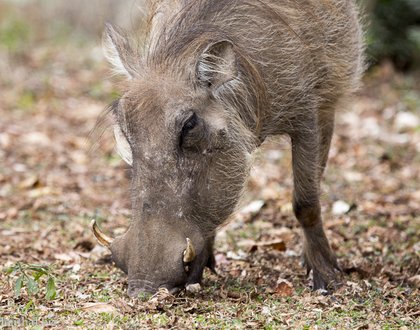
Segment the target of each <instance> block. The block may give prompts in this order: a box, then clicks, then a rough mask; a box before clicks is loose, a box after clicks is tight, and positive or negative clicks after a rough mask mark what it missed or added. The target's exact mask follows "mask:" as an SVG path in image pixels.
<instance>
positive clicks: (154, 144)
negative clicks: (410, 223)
mask: <svg viewBox="0 0 420 330" xmlns="http://www.w3.org/2000/svg"><path fill="white" fill-rule="evenodd" d="M149 8H150V13H149V18H148V27H147V32H146V36H145V38H144V43H142V46H141V47H134V46H133V43H132V42H130V41H129V39H128V38H127V36H126V34H125V33H124V32H123V31H121V30H120V29H117V28H115V27H112V26H111V25H107V26H106V31H105V33H104V49H105V55H106V57H107V59H108V60H109V61H110V63H111V64H112V65H113V67H114V69H115V72H116V73H119V74H122V75H124V76H125V77H126V78H127V82H126V83H125V84H124V87H123V93H122V96H121V98H119V99H118V100H116V101H115V102H113V103H112V105H111V107H110V113H111V114H112V117H113V118H114V119H115V126H114V132H115V137H116V142H117V146H118V149H119V152H120V154H121V156H122V158H123V159H124V160H125V161H126V162H127V163H128V164H130V165H131V166H132V191H131V194H132V221H131V225H130V227H129V229H128V230H127V232H126V233H125V234H124V235H122V236H121V237H118V238H116V239H114V240H112V239H110V238H109V237H107V236H105V235H104V234H103V233H101V232H100V230H99V229H98V227H97V226H96V224H95V223H92V227H93V230H94V233H95V235H96V237H97V238H98V239H99V240H100V242H101V243H102V244H104V245H106V246H108V247H109V248H110V250H111V252H112V257H113V260H114V262H115V264H116V265H117V266H118V267H119V268H121V269H122V270H123V271H124V272H125V273H127V274H128V294H129V295H130V296H136V295H137V294H138V293H140V292H151V293H152V292H155V291H157V289H158V288H161V287H164V288H167V289H168V290H169V291H170V292H175V291H177V290H179V289H180V288H183V287H185V286H188V285H190V284H195V283H200V281H201V279H202V274H203V269H204V268H205V267H206V266H207V267H209V268H211V269H214V266H215V260H214V256H213V242H214V236H215V231H216V229H217V228H218V227H219V226H220V225H221V224H223V223H224V222H225V221H226V220H227V218H228V217H229V216H230V215H231V214H232V212H233V211H234V210H235V207H236V206H237V203H238V200H239V198H240V196H241V194H242V192H243V190H244V182H245V181H246V178H247V176H248V171H249V168H250V159H251V157H250V154H251V153H252V152H253V151H254V150H255V149H256V148H258V147H259V146H260V145H261V143H262V142H263V141H264V140H265V139H266V138H267V137H268V136H271V135H278V134H287V135H289V136H290V138H291V144H292V159H293V160H292V166H293V177H294V194H293V208H294V213H295V215H296V218H297V219H298V221H299V223H300V224H301V226H302V228H303V234H304V235H303V236H304V247H303V257H304V261H305V264H306V267H307V269H308V270H312V271H313V288H314V289H327V288H328V287H329V286H330V285H331V284H333V283H334V282H335V281H336V279H337V275H338V274H337V269H338V265H337V261H336V258H335V256H334V253H333V252H332V250H331V248H330V245H329V243H328V240H327V237H326V235H325V233H324V230H323V225H322V220H321V212H320V202H319V195H320V179H321V176H322V173H323V170H324V167H325V165H326V162H327V158H328V150H329V147H330V141H331V136H332V133H333V126H334V112H335V109H336V108H340V107H341V105H342V103H343V100H344V99H346V98H348V96H349V95H350V94H351V93H352V92H353V91H354V90H355V88H356V87H357V85H358V82H359V79H360V76H361V73H362V71H363V60H362V59H363V58H362V48H363V47H362V32H361V28H360V24H359V21H358V13H357V8H356V5H355V3H354V2H353V1H351V0H229V1H217V0H165V1H164V0H161V1H152V2H151V3H150V4H149Z"/></svg>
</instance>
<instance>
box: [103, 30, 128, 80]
mask: <svg viewBox="0 0 420 330" xmlns="http://www.w3.org/2000/svg"><path fill="white" fill-rule="evenodd" d="M102 48H103V52H104V55H105V57H106V59H107V60H108V61H109V63H111V65H112V67H113V70H114V72H115V73H116V74H121V75H124V76H126V77H127V78H128V79H132V78H133V77H134V76H135V74H136V65H135V63H136V62H135V61H136V56H135V52H134V50H133V48H132V47H131V45H130V43H129V41H128V38H127V37H126V35H125V33H124V32H123V31H122V30H120V29H119V28H116V27H114V26H112V25H111V24H109V23H107V24H106V25H105V31H104V34H103V36H102Z"/></svg>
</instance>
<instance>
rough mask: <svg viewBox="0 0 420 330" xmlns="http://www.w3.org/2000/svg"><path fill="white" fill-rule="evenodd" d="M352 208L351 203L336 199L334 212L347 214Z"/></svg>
mask: <svg viewBox="0 0 420 330" xmlns="http://www.w3.org/2000/svg"><path fill="white" fill-rule="evenodd" d="M349 210H350V204H348V203H346V202H345V201H341V200H339V201H336V202H334V204H333V207H332V213H333V214H335V215H341V214H345V213H347V212H348V211H349Z"/></svg>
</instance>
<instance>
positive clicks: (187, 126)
mask: <svg viewBox="0 0 420 330" xmlns="http://www.w3.org/2000/svg"><path fill="white" fill-rule="evenodd" d="M197 125H198V117H197V115H196V114H195V113H194V112H193V113H192V114H191V115H190V117H189V118H188V119H187V120H186V121H185V122H184V125H183V126H182V130H181V135H180V138H179V145H180V147H188V144H187V145H185V143H184V142H185V140H186V137H187V136H188V134H189V133H190V132H191V131H192V130H193V129H194V128H195V127H196V126H197Z"/></svg>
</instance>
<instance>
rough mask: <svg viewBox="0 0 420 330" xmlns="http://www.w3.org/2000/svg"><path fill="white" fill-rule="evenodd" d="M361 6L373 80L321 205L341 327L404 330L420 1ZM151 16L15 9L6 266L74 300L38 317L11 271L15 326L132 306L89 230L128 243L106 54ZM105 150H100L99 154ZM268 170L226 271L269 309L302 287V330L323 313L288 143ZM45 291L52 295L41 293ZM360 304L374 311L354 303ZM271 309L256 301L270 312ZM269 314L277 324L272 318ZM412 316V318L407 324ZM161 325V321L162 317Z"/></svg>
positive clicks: (97, 8)
mask: <svg viewBox="0 0 420 330" xmlns="http://www.w3.org/2000/svg"><path fill="white" fill-rule="evenodd" d="M359 3H360V5H361V6H362V12H363V13H364V14H363V21H364V24H365V30H366V44H367V50H366V52H367V61H368V69H367V72H366V74H365V77H364V81H363V86H362V88H361V89H360V91H359V92H358V94H357V95H356V96H355V97H354V98H353V99H352V100H351V102H350V104H349V107H348V109H346V110H344V111H340V112H339V113H338V116H337V128H336V134H335V137H334V140H333V145H332V148H331V153H330V161H329V165H328V169H327V173H326V177H325V181H324V182H325V184H324V185H323V192H324V193H323V197H322V198H323V199H322V205H323V212H324V214H325V219H326V229H327V234H328V236H329V238H330V240H331V244H332V246H333V249H334V250H335V251H336V253H337V255H338V257H339V262H340V265H341V266H342V267H343V269H344V270H345V272H346V273H347V275H348V276H349V277H348V278H349V280H350V282H348V283H350V284H348V285H347V287H345V289H344V291H342V292H341V297H342V299H343V300H342V302H343V306H344V307H342V308H341V309H340V311H341V312H342V313H344V314H345V313H346V312H349V313H350V312H351V311H352V310H353V307H354V306H355V307H354V313H353V314H351V315H350V314H349V315H346V314H345V315H344V317H347V320H348V319H350V320H351V322H355V323H352V324H351V326H344V325H342V323H341V321H340V320H339V321H337V322H338V323H336V324H332V325H331V327H330V328H337V327H340V326H343V327H345V328H359V326H360V328H368V326H367V327H365V325H369V324H376V325H378V327H381V328H386V327H385V323H383V322H385V321H384V320H383V318H382V319H381V318H380V317H379V318H378V319H375V318H376V317H377V316H378V315H386V316H387V317H388V318H391V321H390V322H391V323H390V324H391V328H392V327H393V326H395V327H400V326H403V325H407V326H410V325H413V324H414V323H415V320H414V319H415V317H416V315H417V317H418V297H417V298H415V294H414V295H411V294H412V292H413V291H410V290H411V289H410V288H415V287H419V286H420V277H419V275H418V274H419V269H420V244H419V243H418V238H419V235H420V227H419V226H420V224H419V214H418V212H419V210H420V183H419V180H418V179H419V177H420V166H419V163H420V158H419V157H420V156H419V155H420V113H419V111H420V1H419V0H360V1H359ZM144 17H145V12H144V3H143V1H140V0H138V1H137V0H120V1H117V0H66V1H64V0H54V1H50V0H0V265H5V266H7V267H8V266H13V265H16V264H17V263H18V262H26V263H30V264H31V263H36V264H40V263H42V264H46V265H54V266H52V267H53V268H51V269H52V270H51V272H52V274H54V276H55V278H57V279H58V284H57V292H58V294H57V297H59V298H58V299H60V301H59V302H57V304H56V305H53V303H51V304H49V305H48V304H47V303H46V302H45V301H44V300H43V299H42V297H41V296H39V293H36V294H35V297H38V299H40V302H39V301H38V306H39V305H40V304H41V305H44V307H45V306H47V307H45V308H44V309H42V308H38V307H36V306H35V304H33V305H31V306H32V307H30V308H27V307H25V306H26V305H27V304H29V302H30V301H32V300H31V299H33V298H31V297H33V295H32V296H31V291H30V290H27V291H25V293H23V294H22V296H21V297H20V298H19V299H18V298H16V295H15V294H14V293H13V286H14V284H13V283H14V281H15V280H16V278H17V275H16V274H15V275H13V274H12V275H11V276H9V275H6V274H5V273H4V272H3V271H1V272H0V310H1V312H0V316H1V315H2V314H1V313H10V314H11V315H12V314H13V313H16V311H17V310H20V311H22V313H26V314H28V313H32V312H33V313H35V314H33V315H44V316H45V315H50V312H51V311H56V310H65V311H66V312H65V313H66V314H65V313H63V314H60V315H61V316H60V317H61V318H62V319H64V318H66V317H68V318H69V319H70V320H71V321H70V324H76V322H79V321H78V319H77V317H78V316H77V315H76V312H74V313H73V314H72V313H70V312H68V311H71V310H74V311H77V310H78V308H81V304H82V303H84V302H87V301H89V302H92V301H98V300H99V301H114V300H115V301H116V299H120V298H121V297H124V292H125V285H126V284H125V277H124V276H122V275H121V274H120V273H119V272H118V271H117V270H116V269H115V268H114V267H112V266H110V265H101V266H98V265H96V264H95V263H94V261H97V260H98V259H99V258H100V257H101V256H102V255H103V254H104V250H101V249H100V247H99V246H98V245H96V243H95V241H94V240H93V239H92V237H91V234H90V232H89V230H88V228H89V222H90V219H92V218H96V219H97V220H98V222H99V223H100V224H101V226H102V228H104V231H105V232H107V233H110V234H111V235H112V236H117V235H119V234H122V233H124V231H125V228H126V227H127V224H128V219H129V218H130V197H129V178H130V171H129V169H128V168H127V166H126V165H125V164H124V163H123V162H122V161H121V159H120V158H119V157H118V156H117V155H116V153H115V151H114V143H113V138H112V132H111V130H107V129H106V127H105V131H104V135H103V137H102V138H101V139H99V136H95V137H94V138H93V141H92V140H91V141H89V139H88V136H89V133H90V132H91V130H92V128H93V127H94V126H95V123H96V120H97V118H98V116H99V115H100V113H101V112H102V111H103V109H104V108H105V107H106V105H107V104H109V102H111V101H112V100H113V99H115V97H116V96H117V95H118V93H119V92H118V89H117V87H116V85H115V84H113V78H112V77H111V75H110V70H109V67H108V65H107V64H106V63H105V60H104V58H103V56H102V50H101V35H102V30H103V27H104V23H105V22H106V21H108V22H112V23H114V24H117V25H119V26H121V27H123V28H125V29H127V30H128V31H131V32H133V37H135V36H136V31H140V30H142V29H143V22H144ZM92 142H93V143H95V144H96V145H97V147H98V149H99V150H95V149H93V151H92V150H91V144H92ZM90 150H91V151H90ZM255 158H256V164H255V166H254V168H253V169H252V172H251V178H250V180H249V183H248V188H249V189H248V193H247V197H246V201H247V202H252V201H254V202H255V201H257V203H251V204H250V205H252V208H250V209H248V211H247V212H248V213H246V212H245V214H242V213H240V214H239V215H238V217H237V218H235V221H234V222H232V224H231V225H230V226H227V227H226V228H225V229H224V230H222V231H221V233H220V234H219V237H218V240H217V246H216V249H217V251H218V252H217V255H216V258H217V260H218V264H219V266H218V272H219V274H221V277H222V278H226V279H229V278H233V279H234V280H236V281H239V282H240V285H239V286H240V287H243V283H242V282H244V283H247V282H249V283H252V285H256V286H257V289H255V290H259V292H263V294H264V295H265V296H264V297H267V295H271V294H273V292H274V294H275V292H277V291H276V290H277V289H276V283H275V281H276V280H277V278H278V277H279V276H280V277H282V278H284V279H286V280H288V281H289V282H290V283H292V284H293V285H294V286H295V288H292V289H291V291H290V292H289V294H293V295H303V294H308V295H307V296H305V297H306V298H307V300H305V301H306V302H305V306H308V309H309V312H304V313H303V312H302V313H301V312H300V311H301V310H300V308H301V306H300V305H299V308H297V307H296V306H295V307H293V305H288V304H293V301H292V300H290V301H289V300H288V301H287V304H283V305H284V307H285V308H286V309H288V310H286V312H287V313H289V312H290V311H296V313H297V314H296V315H295V316H293V317H294V318H296V322H297V323H293V326H292V327H294V328H299V327H300V328H303V327H304V326H305V327H306V324H308V323H307V322H308V320H311V318H312V319H313V318H314V317H315V316H314V313H312V312H311V310H310V308H311V306H312V307H313V308H312V310H316V308H320V307H319V306H320V305H319V302H318V301H317V300H316V299H315V298H314V297H313V296H310V294H309V293H308V292H307V291H305V290H306V289H305V288H307V285H306V286H305V281H306V276H305V271H304V270H303V268H302V267H301V266H300V263H299V261H300V259H299V254H300V250H301V240H300V239H299V237H300V229H299V227H298V225H297V222H296V221H295V220H294V217H293V214H292V212H291V204H290V201H291V197H292V196H291V194H292V175H291V166H290V162H291V159H290V153H289V144H288V142H287V140H284V139H282V140H278V141H272V142H270V143H267V144H266V145H265V147H264V148H263V149H262V150H260V151H258V152H257V154H256V157H255ZM249 210H251V213H252V214H250V213H249V212H250V211H249ZM281 235H283V236H281ZM279 237H281V238H282V239H284V242H285V244H286V245H285V246H284V249H286V248H287V250H286V251H271V252H270V253H263V252H264V251H262V250H261V249H260V247H261V244H262V245H263V244H265V243H264V242H272V241H273V240H276V239H277V240H278V239H279ZM255 242H258V244H260V245H258V247H257V248H255V247H256V246H257V245H255V244H257V243H255ZM246 244H248V245H249V244H251V245H252V244H254V245H252V246H254V252H253V253H249V254H247V253H246V251H248V250H247V249H246V248H244V246H246ZM277 246H278V245H277ZM244 251H245V252H244ZM283 252H284V253H283ZM244 256H245V257H244ZM244 258H245V259H244ZM269 258H271V259H269ZM244 260H246V261H244ZM273 265H276V266H275V267H273ZM54 267H55V268H54ZM99 268H100V269H99ZM98 273H99V274H98ZM244 274H245V275H244ZM261 274H262V275H261ZM416 276H417V277H416ZM273 280H274V283H272V281H273ZM3 283H4V286H1V284H3ZM255 283H257V284H255ZM44 284H45V283H44ZM39 287H40V290H39V292H41V293H42V292H43V291H42V290H43V286H42V283H39ZM273 287H274V289H273V290H274V291H264V290H266V288H273ZM76 288H77V291H76ZM228 289H229V288H228ZM228 289H227V290H228ZM212 290H213V289H211V290H210V291H209V292H208V294H209V295H211V297H212V298H210V299H213V300H215V301H218V300H220V299H219V298H220V297H219V293H220V291H217V289H214V290H213V291H212ZM252 290H254V288H253V289H252ZM270 290H271V289H270ZM346 290H347V291H346ZM414 290H415V289H414ZM22 292H23V291H22ZM37 292H38V291H37ZM249 292H251V290H249ZM267 292H268V293H267ZM354 292H357V295H359V296H358V297H359V298H360V297H362V298H360V300H357V301H353V300H352V299H353V297H354V296H355V295H354ZM414 292H415V291H414ZM223 294H224V293H223V292H222V293H221V296H223ZM258 294H259V293H258ZM37 295H38V296H37ZM357 295H356V296H357ZM372 297H373V298H372ZM375 297H376V298H375ZM384 297H388V298H384ZM395 297H397V298H395ZM401 297H402V298H401ZM306 298H305V299H306ZM359 298H358V299H359ZM394 298H395V299H394ZM400 298H401V299H400ZM247 299H248V298H247ZM264 299H265V298H264ZM339 299H341V298H339ZM386 299H389V301H390V303H389V306H391V305H392V312H391V311H390V310H389V309H387V306H386V304H385V303H383V302H384V301H385V300H386ZM416 299H417V300H416ZM338 301H340V300H335V301H334V302H328V303H323V305H322V306H323V307H322V308H324V312H325V313H324V312H323V313H322V314H323V315H327V316H326V317H329V316H328V315H332V317H336V315H338V314H337V313H339V312H338V309H336V310H334V309H333V308H335V307H334V306H337V303H338ZM348 301H353V302H352V303H347V302H348ZM362 301H368V302H369V304H370V305H366V304H365V302H363V304H365V305H363V306H368V309H369V310H372V311H377V314H375V315H373V316H371V317H369V316H367V314H362V313H360V312H359V311H360V310H361V309H356V308H357V306H361V305H360V304H361V302H362ZM261 302H262V303H265V302H264V300H261V301H259V302H258V303H257V302H255V303H256V304H257V308H259V309H258V310H259V311H261V308H263V307H262V304H260V303H261ZM391 302H392V303H391ZM258 304H259V305H258ZM311 304H312V305H311ZM233 305H235V306H236V303H235V302H234V303H233ZM280 305H282V304H280ZM280 305H276V306H277V307H276V308H282V307H281V306H280ZM34 306H35V307H34ZM69 306H70V307H69ZM288 306H289V307H290V308H289V307H288ZM352 306H353V307H352ZM330 307H331V311H330V312H331V313H330V314H329V312H326V310H327V309H328V308H330ZM54 308H55V309H54ZM127 308H128V307H127ZM118 309H120V308H119V307H118ZM123 310H124V309H123ZM191 310H196V308H195V307H194V308H191ZM219 310H220V311H222V310H224V311H225V312H226V313H228V309H225V308H219ZM410 311H411V312H410ZM251 312H252V313H253V310H252V309H251ZM67 313H68V314H67ZM123 313H125V312H124V311H123ZM238 313H239V312H238ZM311 313H312V314H311ZM410 313H412V314H410ZM416 313H417V314H416ZM26 314H25V315H26ZM253 314H255V313H253ZM256 314H258V315H259V317H261V318H262V321H261V322H262V323H261V324H262V325H264V322H265V321H266V320H265V319H264V318H265V317H268V316H267V315H269V314H264V313H260V312H258V313H256ZM277 314H278V313H277ZM406 314H410V315H412V317H413V319H410V316H407V319H406V321H404V318H402V315H406ZM232 315H233V316H231V317H236V315H237V314H236V312H234V313H233V314H232ZM278 315H279V314H278ZM284 315H290V314H284ZM147 317H149V316H147ZM250 317H252V316H250ZM340 317H341V316H340ZM72 318H73V319H72ZM62 319H60V320H62ZM412 320H414V321H412ZM359 321H360V322H359ZM60 322H61V321H60ZM72 322H74V323H72ZM150 322H157V321H156V319H155V318H152V317H150ZM358 322H359V323H358ZM105 324H106V323H105ZM152 324H154V323H152ZM154 325H155V326H158V325H159V324H154ZM253 327H254V328H255V327H258V326H256V325H255V324H254V325H253ZM261 327H262V326H261ZM288 327H290V324H289V325H288ZM190 328H191V327H190Z"/></svg>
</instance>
